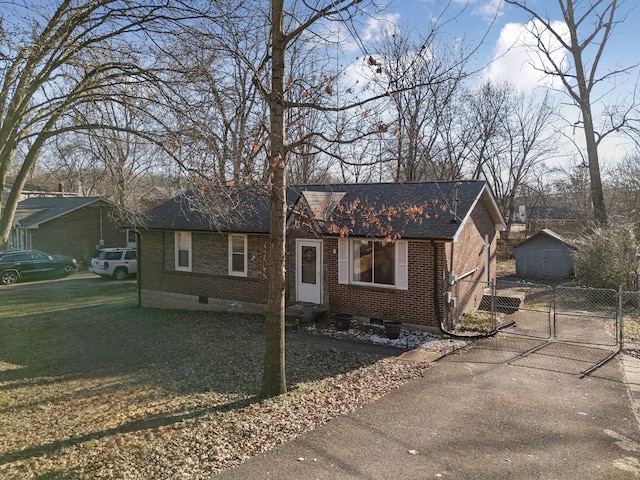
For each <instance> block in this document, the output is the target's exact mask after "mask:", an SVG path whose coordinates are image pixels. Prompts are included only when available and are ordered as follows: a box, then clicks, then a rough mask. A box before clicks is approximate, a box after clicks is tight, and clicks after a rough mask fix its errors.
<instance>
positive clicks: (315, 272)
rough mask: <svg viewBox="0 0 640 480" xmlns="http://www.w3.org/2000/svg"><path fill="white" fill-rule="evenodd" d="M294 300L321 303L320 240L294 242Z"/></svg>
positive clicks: (298, 240)
mask: <svg viewBox="0 0 640 480" xmlns="http://www.w3.org/2000/svg"><path fill="white" fill-rule="evenodd" d="M296 299H297V300H298V301H299V302H313V303H322V240H302V239H297V240H296Z"/></svg>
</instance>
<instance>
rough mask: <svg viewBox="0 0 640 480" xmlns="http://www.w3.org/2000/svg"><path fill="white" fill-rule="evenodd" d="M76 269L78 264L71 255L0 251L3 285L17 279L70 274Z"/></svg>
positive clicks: (32, 251) (0, 280)
mask: <svg viewBox="0 0 640 480" xmlns="http://www.w3.org/2000/svg"><path fill="white" fill-rule="evenodd" d="M77 270H78V264H77V263H76V261H75V259H73V258H71V257H65V256H62V255H49V254H48V253H44V252H40V251H38V250H5V251H0V282H2V283H3V284H4V285H11V284H12V283H16V282H17V281H18V280H29V279H35V278H42V277H53V276H66V275H71V274H72V273H75V272H76V271H77Z"/></svg>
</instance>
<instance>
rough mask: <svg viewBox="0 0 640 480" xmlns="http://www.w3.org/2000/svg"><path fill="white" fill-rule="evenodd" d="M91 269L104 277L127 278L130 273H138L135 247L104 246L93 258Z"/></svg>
mask: <svg viewBox="0 0 640 480" xmlns="http://www.w3.org/2000/svg"><path fill="white" fill-rule="evenodd" d="M89 271H90V272H93V273H95V274H98V275H100V276H102V277H111V278H114V279H115V280H125V279H126V278H127V277H128V276H129V275H130V274H132V273H138V260H137V255H136V249H135V248H104V249H102V250H100V252H99V253H98V255H97V256H95V257H94V258H92V259H91V266H90V267H89Z"/></svg>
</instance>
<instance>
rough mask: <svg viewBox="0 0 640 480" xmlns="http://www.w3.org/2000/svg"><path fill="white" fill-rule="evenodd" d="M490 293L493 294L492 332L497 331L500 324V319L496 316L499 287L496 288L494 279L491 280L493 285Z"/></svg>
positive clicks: (490, 287)
mask: <svg viewBox="0 0 640 480" xmlns="http://www.w3.org/2000/svg"><path fill="white" fill-rule="evenodd" d="M489 293H490V294H491V307H490V308H491V330H492V331H494V332H495V331H496V326H497V324H498V319H497V316H496V293H497V286H496V279H495V278H493V279H492V280H491V285H490V286H489Z"/></svg>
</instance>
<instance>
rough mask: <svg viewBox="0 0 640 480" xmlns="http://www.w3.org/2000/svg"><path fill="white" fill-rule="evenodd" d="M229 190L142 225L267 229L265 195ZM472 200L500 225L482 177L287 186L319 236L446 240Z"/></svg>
mask: <svg viewBox="0 0 640 480" xmlns="http://www.w3.org/2000/svg"><path fill="white" fill-rule="evenodd" d="M456 185H458V187H456ZM456 188H457V199H458V202H457V205H456V202H455V201H454V199H455V196H456V195H455V192H456ZM229 191H230V190H228V189H226V190H224V192H225V193H224V194H219V195H217V196H216V195H209V196H208V197H207V198H208V199H209V201H208V203H209V204H210V205H212V207H209V211H212V210H215V211H214V212H213V213H212V214H211V215H209V216H207V215H205V214H204V213H203V210H204V209H203V208H202V207H197V206H196V202H195V201H194V200H195V199H196V198H198V196H195V195H193V194H185V195H181V196H178V197H176V198H174V199H172V200H170V201H168V202H166V203H164V204H162V205H160V206H158V207H156V208H155V209H153V210H151V211H150V212H149V213H148V217H147V220H146V222H145V226H146V227H147V228H150V229H163V230H190V231H211V230H214V231H216V230H217V231H221V232H242V233H268V232H269V197H268V196H267V195H262V194H259V193H257V192H255V191H250V190H243V191H239V192H235V193H234V194H232V195H228V192H229ZM305 192H306V193H305ZM478 202H485V203H486V206H487V209H488V210H489V212H490V214H491V215H492V217H493V220H494V223H496V224H499V225H503V224H504V219H503V218H502V215H501V214H500V213H499V211H498V209H497V205H496V204H495V201H494V200H493V197H492V196H491V194H490V193H489V191H488V189H487V185H486V183H485V182H483V181H465V182H415V183H359V184H332V185H294V186H290V187H289V188H288V189H287V203H288V204H289V206H290V207H294V206H295V205H298V206H299V207H302V208H304V209H305V210H306V211H307V214H308V215H309V216H310V217H313V218H314V219H315V220H316V225H317V228H318V229H319V230H320V233H322V234H324V235H338V234H339V232H340V230H341V229H343V228H345V229H347V230H348V234H349V235H351V236H369V237H370V236H374V237H376V236H386V235H396V234H398V235H400V236H401V237H402V238H406V239H410V238H413V239H439V240H452V239H453V238H454V237H455V235H456V233H457V232H458V230H459V227H460V225H461V224H462V223H463V221H464V220H465V219H466V217H467V216H468V215H469V214H470V212H471V210H472V209H473V208H474V207H475V205H476V204H477V203H478ZM229 205H232V206H233V207H232V208H229ZM320 207H323V208H324V210H323V208H320ZM392 208H393V209H394V210H390V209H392ZM321 210H322V211H321ZM390 212H391V213H390ZM372 216H376V217H378V219H379V222H376V221H374V220H372Z"/></svg>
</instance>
